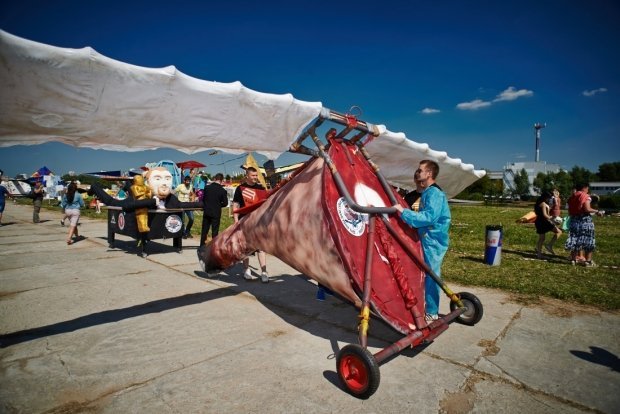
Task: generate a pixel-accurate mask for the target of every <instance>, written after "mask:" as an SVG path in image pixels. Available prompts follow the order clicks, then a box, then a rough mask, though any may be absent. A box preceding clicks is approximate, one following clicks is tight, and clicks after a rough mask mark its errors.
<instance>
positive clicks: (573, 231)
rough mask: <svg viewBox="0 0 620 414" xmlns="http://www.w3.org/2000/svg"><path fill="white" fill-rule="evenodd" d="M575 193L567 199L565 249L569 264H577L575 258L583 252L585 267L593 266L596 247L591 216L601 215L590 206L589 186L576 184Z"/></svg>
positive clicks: (601, 213)
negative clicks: (568, 227) (568, 222)
mask: <svg viewBox="0 0 620 414" xmlns="http://www.w3.org/2000/svg"><path fill="white" fill-rule="evenodd" d="M575 190H576V191H575V192H574V193H573V195H572V196H570V198H569V199H568V215H569V216H570V233H569V237H568V239H567V240H566V244H565V246H564V247H565V248H566V250H569V251H570V259H571V264H572V265H575V264H576V263H577V257H578V256H579V255H580V252H581V251H583V253H584V257H585V261H584V262H582V263H583V265H584V266H586V267H592V266H595V264H594V261H593V260H592V254H593V252H594V249H595V247H596V240H595V238H594V222H593V221H592V217H591V214H598V215H601V216H602V215H603V214H604V213H603V212H601V211H599V210H595V209H593V208H592V207H591V206H590V202H591V198H590V196H589V195H588V191H589V190H590V186H589V184H577V185H576V186H575Z"/></svg>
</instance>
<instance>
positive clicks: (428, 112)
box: [420, 108, 441, 115]
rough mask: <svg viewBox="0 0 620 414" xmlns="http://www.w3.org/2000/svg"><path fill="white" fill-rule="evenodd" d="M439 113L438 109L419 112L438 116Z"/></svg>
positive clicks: (426, 109) (425, 109)
mask: <svg viewBox="0 0 620 414" xmlns="http://www.w3.org/2000/svg"><path fill="white" fill-rule="evenodd" d="M439 112H441V111H440V110H439V109H435V108H424V109H422V110H421V111H420V113H421V114H427V115H429V114H438V113H439Z"/></svg>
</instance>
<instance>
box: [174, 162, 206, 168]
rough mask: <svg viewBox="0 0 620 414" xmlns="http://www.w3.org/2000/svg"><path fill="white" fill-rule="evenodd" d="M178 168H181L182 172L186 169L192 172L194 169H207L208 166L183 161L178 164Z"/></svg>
mask: <svg viewBox="0 0 620 414" xmlns="http://www.w3.org/2000/svg"><path fill="white" fill-rule="evenodd" d="M177 167H179V168H180V169H182V170H185V169H189V170H191V169H192V168H204V167H206V165H204V164H203V163H201V162H198V161H181V162H177Z"/></svg>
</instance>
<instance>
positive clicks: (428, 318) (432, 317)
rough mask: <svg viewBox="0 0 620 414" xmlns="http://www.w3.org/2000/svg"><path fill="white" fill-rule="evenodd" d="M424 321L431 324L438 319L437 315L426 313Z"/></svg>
mask: <svg viewBox="0 0 620 414" xmlns="http://www.w3.org/2000/svg"><path fill="white" fill-rule="evenodd" d="M424 319H426V322H433V321H436V320H437V319H439V315H431V314H430V313H427V314H426V315H424Z"/></svg>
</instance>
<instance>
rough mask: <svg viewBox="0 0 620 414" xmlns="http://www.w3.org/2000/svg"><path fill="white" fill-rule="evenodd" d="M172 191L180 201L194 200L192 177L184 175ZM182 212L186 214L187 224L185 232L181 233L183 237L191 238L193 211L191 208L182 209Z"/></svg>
mask: <svg viewBox="0 0 620 414" xmlns="http://www.w3.org/2000/svg"><path fill="white" fill-rule="evenodd" d="M174 193H175V194H176V196H177V198H178V199H179V201H180V202H182V203H189V202H190V201H194V200H193V198H194V186H193V185H192V178H191V177H190V176H189V175H186V176H185V178H184V179H183V182H182V183H181V184H179V185H178V187H177V188H175V190H174ZM183 214H184V215H186V216H187V226H185V234H183V238H184V239H187V238H190V239H191V238H192V234H191V233H190V232H191V230H192V226H193V225H194V211H193V210H184V211H183Z"/></svg>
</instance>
